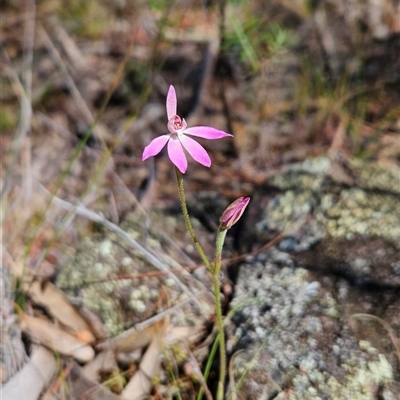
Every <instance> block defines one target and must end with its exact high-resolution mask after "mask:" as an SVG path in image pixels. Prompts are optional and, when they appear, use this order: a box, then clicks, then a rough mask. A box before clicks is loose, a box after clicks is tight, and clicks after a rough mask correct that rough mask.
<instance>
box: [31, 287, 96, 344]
mask: <svg viewBox="0 0 400 400" xmlns="http://www.w3.org/2000/svg"><path fill="white" fill-rule="evenodd" d="M28 294H29V296H30V297H31V298H32V300H33V301H34V302H35V303H36V304H38V305H40V306H42V307H44V308H45V309H46V310H47V311H48V313H49V314H50V315H51V316H52V317H53V318H55V319H57V320H58V321H60V322H61V323H62V324H63V325H64V326H66V327H68V328H70V329H71V331H72V332H73V333H74V334H75V336H76V337H77V338H79V340H81V341H82V342H84V343H93V342H94V341H95V340H96V339H95V337H94V335H93V333H92V332H91V330H90V327H89V325H88V324H87V322H86V321H85V319H84V318H83V317H82V316H81V315H80V314H79V312H78V311H77V310H76V308H75V307H74V306H73V305H72V304H71V302H70V300H69V299H68V297H67V296H66V295H65V294H64V292H63V291H62V290H60V289H58V288H57V287H56V286H54V285H53V284H52V283H51V282H45V283H42V282H40V281H38V280H36V281H34V282H32V284H31V285H30V287H29V291H28Z"/></svg>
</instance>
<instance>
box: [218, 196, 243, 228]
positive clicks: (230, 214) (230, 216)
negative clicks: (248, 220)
mask: <svg viewBox="0 0 400 400" xmlns="http://www.w3.org/2000/svg"><path fill="white" fill-rule="evenodd" d="M249 202H250V197H239V198H238V199H236V200H235V201H234V202H233V203H232V204H230V205H229V206H228V207H227V208H226V210H225V211H224V212H223V213H222V216H221V218H220V219H219V223H220V228H221V229H229V228H231V227H232V225H234V224H236V222H238V221H239V219H240V217H241V216H242V215H243V213H244V210H245V209H246V207H247V204H249Z"/></svg>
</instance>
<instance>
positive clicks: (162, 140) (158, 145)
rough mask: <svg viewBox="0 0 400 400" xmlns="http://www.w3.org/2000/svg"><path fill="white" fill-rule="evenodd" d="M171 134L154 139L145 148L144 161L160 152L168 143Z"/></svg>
mask: <svg viewBox="0 0 400 400" xmlns="http://www.w3.org/2000/svg"><path fill="white" fill-rule="evenodd" d="M169 138H170V135H162V136H159V137H156V138H155V139H153V140H152V141H151V142H150V143H149V144H148V145H147V146H146V147H145V148H144V150H143V154H142V161H144V160H147V159H148V158H149V157H153V156H155V155H156V154H158V153H159V152H160V151H161V150H162V149H163V147H164V146H165V145H166V143H167V142H168V140H169Z"/></svg>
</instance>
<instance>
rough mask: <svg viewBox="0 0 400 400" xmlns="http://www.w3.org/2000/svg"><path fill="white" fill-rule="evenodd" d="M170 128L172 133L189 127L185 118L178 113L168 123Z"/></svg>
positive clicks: (177, 132)
mask: <svg viewBox="0 0 400 400" xmlns="http://www.w3.org/2000/svg"><path fill="white" fill-rule="evenodd" d="M167 127H168V130H169V131H170V132H171V133H176V134H179V133H182V131H183V130H184V129H186V127H187V123H186V121H185V120H184V119H181V117H179V116H178V115H174V116H173V117H172V118H171V119H170V120H169V121H168V124H167Z"/></svg>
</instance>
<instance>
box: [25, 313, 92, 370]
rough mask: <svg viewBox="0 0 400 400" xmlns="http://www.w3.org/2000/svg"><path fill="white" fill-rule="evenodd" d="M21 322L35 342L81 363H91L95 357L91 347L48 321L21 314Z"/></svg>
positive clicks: (26, 332)
mask: <svg viewBox="0 0 400 400" xmlns="http://www.w3.org/2000/svg"><path fill="white" fill-rule="evenodd" d="M20 322H21V329H22V331H23V332H24V333H25V334H27V335H28V336H29V337H30V338H31V340H32V341H34V342H39V343H40V344H42V345H43V346H46V347H48V348H50V349H52V350H55V351H57V352H59V353H61V354H64V355H67V356H72V357H74V358H75V359H76V360H78V361H80V362H89V361H90V360H92V359H93V357H94V350H93V348H92V347H91V346H89V345H87V344H85V343H84V342H82V341H81V340H78V339H76V338H75V337H73V336H72V335H70V334H69V333H66V332H64V331H63V330H61V329H59V328H56V327H55V326H54V325H52V324H51V323H50V322H48V321H44V320H41V319H39V318H35V317H31V316H29V315H26V314H21V315H20Z"/></svg>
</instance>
